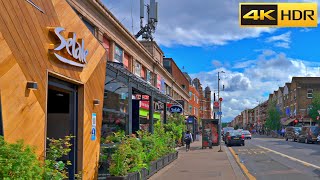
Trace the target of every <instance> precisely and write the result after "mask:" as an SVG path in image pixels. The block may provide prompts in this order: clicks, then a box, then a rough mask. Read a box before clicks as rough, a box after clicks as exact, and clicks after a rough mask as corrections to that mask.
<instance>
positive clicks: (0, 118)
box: [0, 97, 3, 136]
mask: <svg viewBox="0 0 320 180" xmlns="http://www.w3.org/2000/svg"><path fill="white" fill-rule="evenodd" d="M0 136H3V124H2V107H1V97H0Z"/></svg>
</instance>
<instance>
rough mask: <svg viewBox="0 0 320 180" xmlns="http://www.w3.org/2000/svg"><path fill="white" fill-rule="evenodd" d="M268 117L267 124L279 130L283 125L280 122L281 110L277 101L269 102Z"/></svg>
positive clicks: (271, 128) (272, 128)
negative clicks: (277, 105)
mask: <svg viewBox="0 0 320 180" xmlns="http://www.w3.org/2000/svg"><path fill="white" fill-rule="evenodd" d="M267 113H268V117H267V121H266V124H265V126H266V127H267V128H268V129H270V130H279V129H280V127H281V123H280V117H281V116H280V112H279V110H278V109H277V107H276V101H271V102H269V103H268V109H267Z"/></svg>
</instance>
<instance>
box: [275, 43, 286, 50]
mask: <svg viewBox="0 0 320 180" xmlns="http://www.w3.org/2000/svg"><path fill="white" fill-rule="evenodd" d="M274 46H276V47H282V48H286V49H289V48H290V45H289V43H287V42H277V43H275V44H274Z"/></svg>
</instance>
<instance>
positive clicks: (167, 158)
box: [163, 154, 170, 167]
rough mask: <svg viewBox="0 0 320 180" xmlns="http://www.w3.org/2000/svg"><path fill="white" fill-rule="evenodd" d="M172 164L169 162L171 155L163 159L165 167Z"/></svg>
mask: <svg viewBox="0 0 320 180" xmlns="http://www.w3.org/2000/svg"><path fill="white" fill-rule="evenodd" d="M169 163H170V161H169V154H168V155H166V156H164V157H163V167H164V166H166V165H168V164H169Z"/></svg>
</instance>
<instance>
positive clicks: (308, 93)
mask: <svg viewBox="0 0 320 180" xmlns="http://www.w3.org/2000/svg"><path fill="white" fill-rule="evenodd" d="M309 90H311V93H310V92H309ZM310 94H311V97H309V95H310ZM307 98H308V99H312V98H313V89H311V88H309V89H307Z"/></svg>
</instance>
